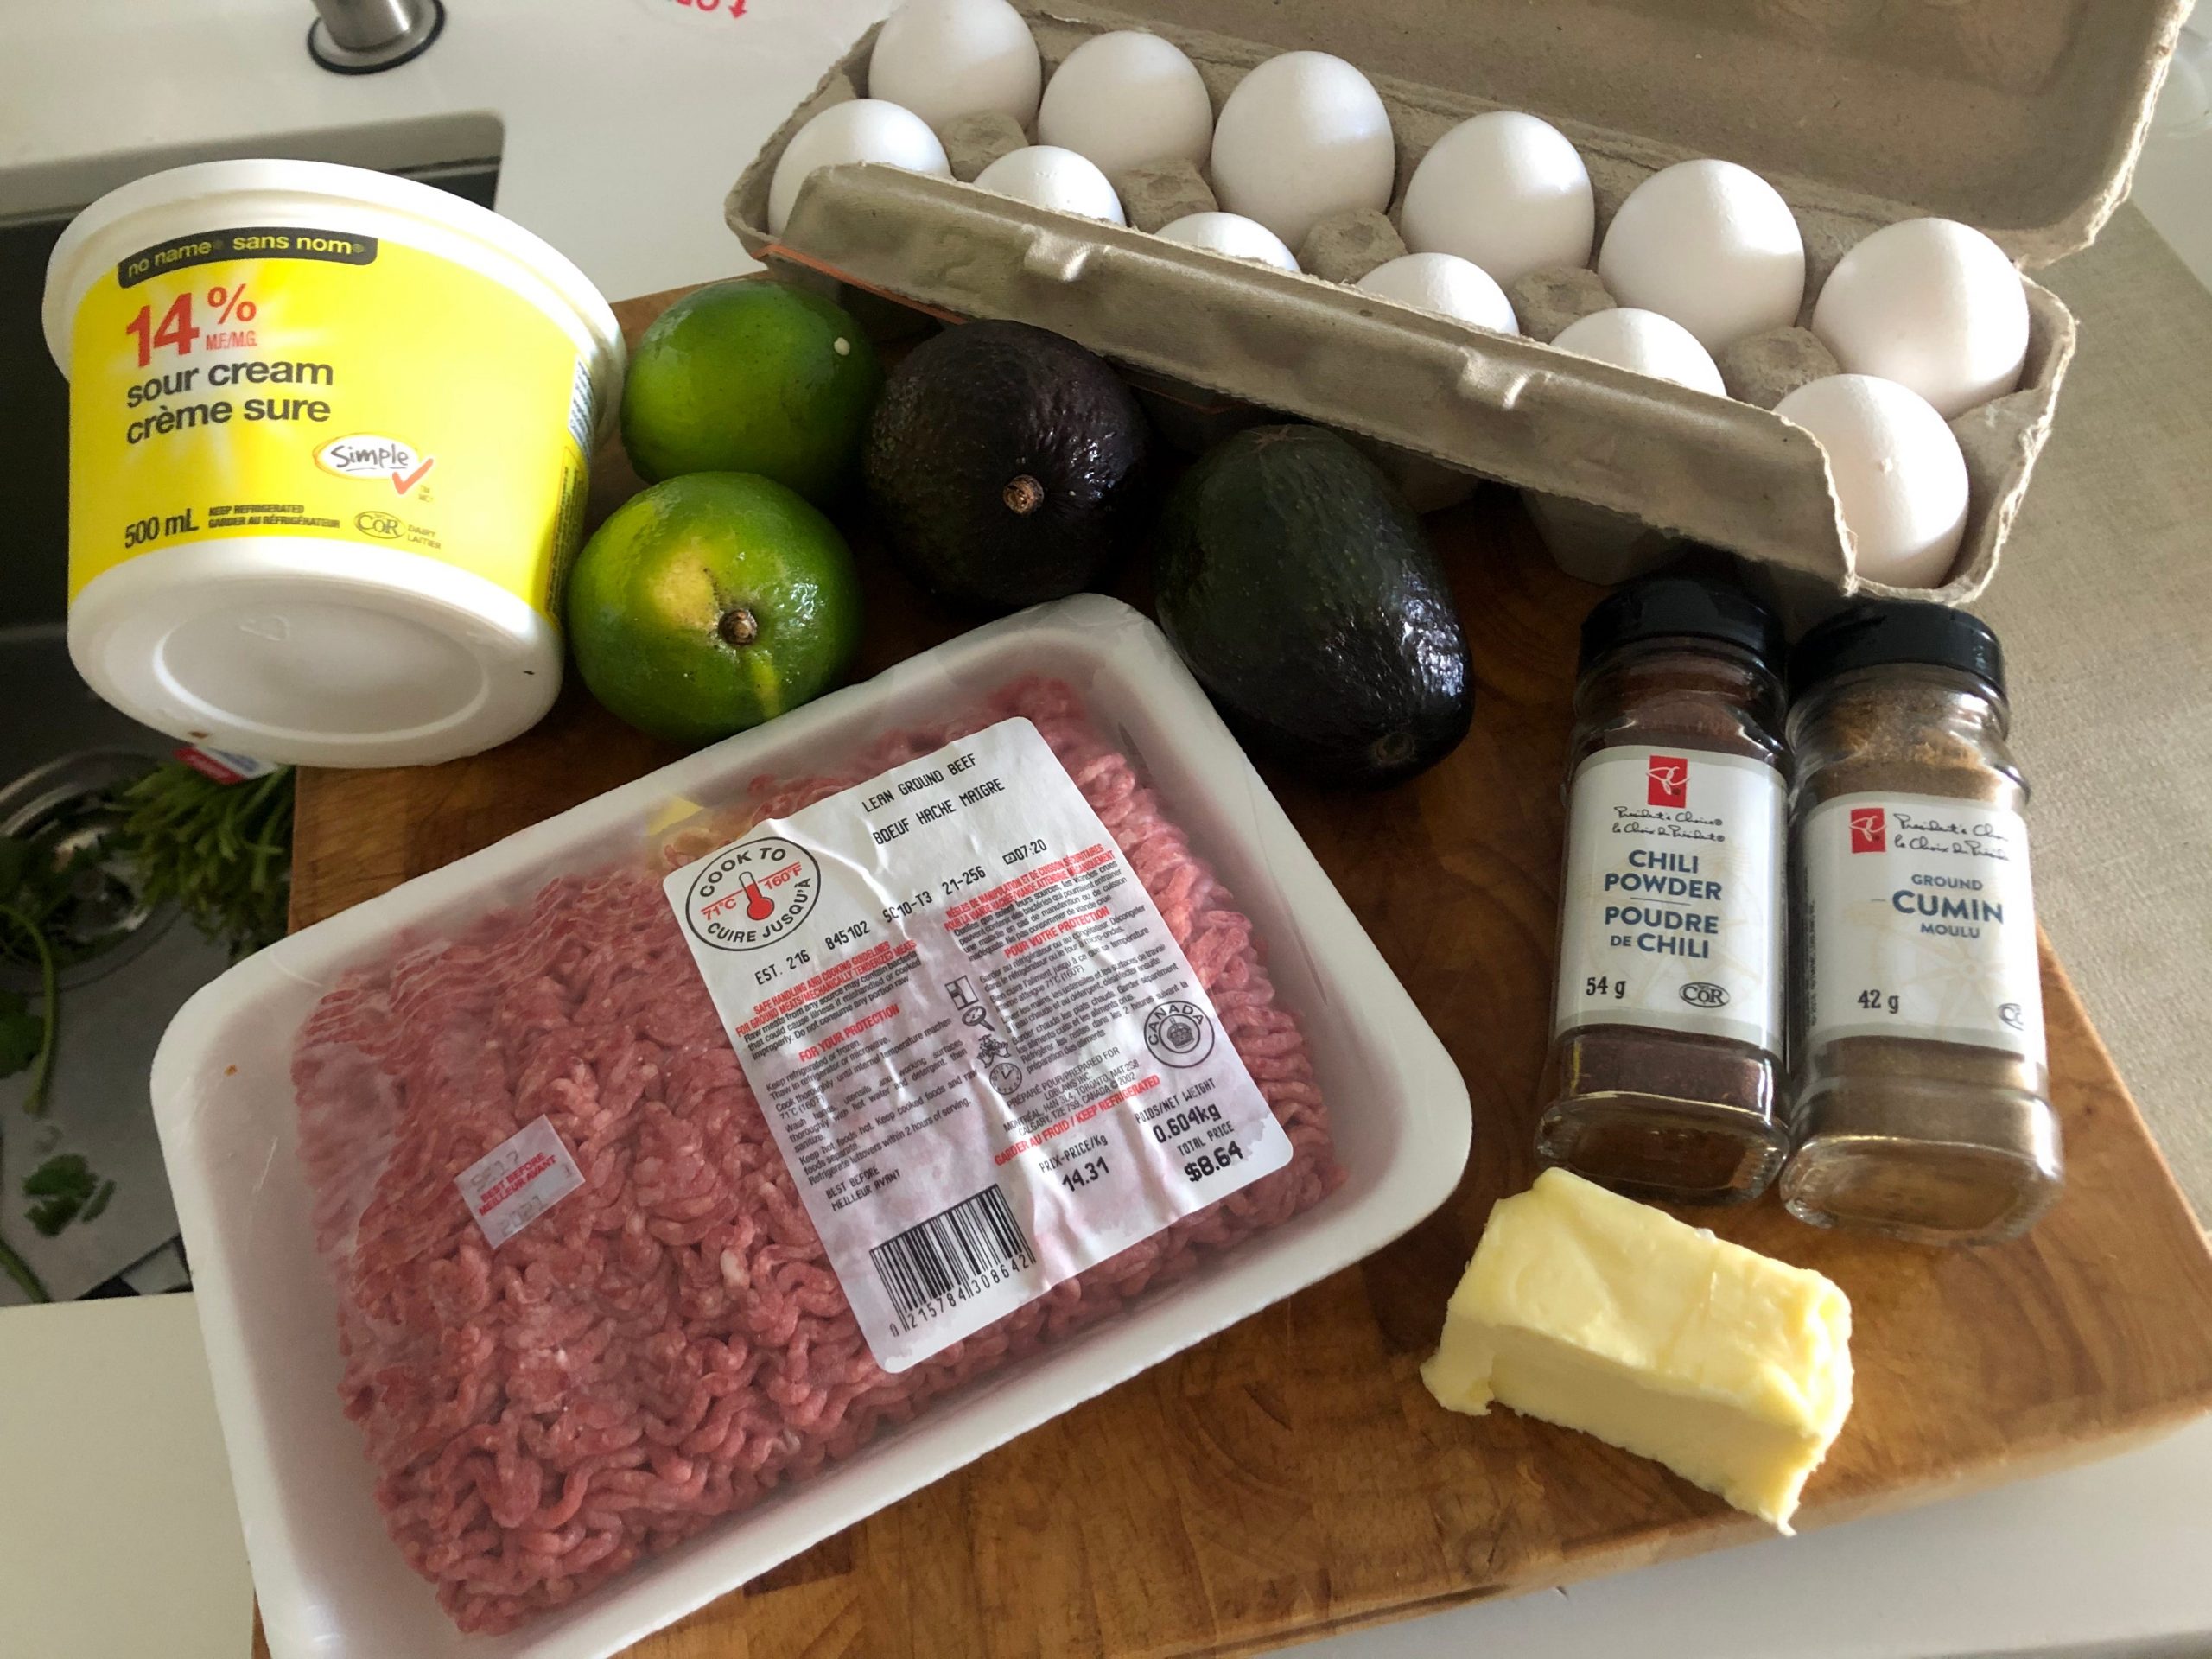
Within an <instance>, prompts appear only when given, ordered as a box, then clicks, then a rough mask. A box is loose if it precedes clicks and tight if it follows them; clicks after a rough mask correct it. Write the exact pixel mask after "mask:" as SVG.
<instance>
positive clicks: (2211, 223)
mask: <svg viewBox="0 0 2212 1659" xmlns="http://www.w3.org/2000/svg"><path fill="white" fill-rule="evenodd" d="M702 3H703V0H453V3H452V7H451V11H452V15H451V17H450V20H449V22H448V26H447V29H446V31H445V34H444V36H443V38H442V39H441V40H440V41H438V42H437V43H436V45H435V46H434V47H433V48H431V50H430V51H429V53H428V54H426V55H425V56H424V57H423V58H422V59H421V60H418V61H417V62H416V63H415V64H412V65H410V66H408V67H406V68H404V69H403V70H400V71H398V72H396V73H390V74H385V75H372V76H367V77H363V78H359V79H340V78H338V77H334V76H332V75H328V74H326V73H322V72H321V71H320V70H317V69H315V67H313V66H312V65H311V64H310V63H309V61H308V58H307V55H306V53H305V50H304V48H303V41H304V36H305V34H306V30H307V26H308V22H309V20H310V15H311V14H310V11H309V7H308V3H307V0H199V3H186V0H170V3H167V4H159V5H149V4H147V3H145V0H72V3H69V4H66V5H56V4H48V5H31V4H22V5H17V6H15V7H12V8H10V12H9V18H8V22H9V26H10V39H9V42H8V51H7V52H6V54H4V56H0V158H4V160H0V214H6V213H26V212H32V211H37V210H47V209H54V208H67V207H75V206H79V205H82V204H83V203H85V202H86V201H88V200H91V199H92V197H94V196H96V195H98V194H99V193H100V192H101V191H103V190H105V189H106V188H111V186H113V185H115V184H118V183H120V182H122V181H124V180H125V179H127V178H130V177H134V176H137V175H139V174H142V173H143V172H147V171H150V170H152V169H153V168H156V167H159V166H162V165H166V164H169V163H171V162H182V161H188V160H198V159H204V158H206V157H207V156H211V155H218V154H251V153H257V152H260V151H265V150H270V149H275V150H277V151H280V152H281V153H289V154H295V155H307V156H321V157H324V158H327V159H331V160H338V161H351V162H359V163H361V164H364V165H372V166H404V165H413V164H423V163H429V162H439V161H452V160H460V159H464V158H467V157H474V156H483V155H485V154H486V153H489V152H491V151H493V150H496V151H498V152H499V153H500V155H501V156H502V168H503V170H502V173H501V176H500V181H499V207H500V208H501V210H502V211H503V212H505V213H507V214H508V215H510V216H511V217H512V218H514V219H518V220H519V221H520V222H521V223H523V224H524V225H526V226H529V227H530V228H531V229H532V230H534V231H536V232H538V233H539V234H540V235H542V236H543V237H545V238H547V239H548V240H549V241H550V242H552V243H553V244H555V245H556V246H558V247H560V248H561V249H562V250H563V251H564V252H566V253H567V254H569V256H570V257H572V258H574V259H575V261H576V263H577V264H579V265H581V266H582V268H583V270H585V272H586V273H587V274H588V276H590V277H592V279H593V280H594V282H596V283H598V284H599V285H600V286H601V288H602V289H605V290H606V291H607V293H608V294H610V295H613V296H624V295H631V294H643V293H649V292H652V291H654V290H657V289H664V288H669V287H673V286H676V285H678V284H681V283H694V282H700V281H704V280H708V279H710V278H713V277H720V276H724V275H728V274H731V273H734V272H736V271H739V270H745V269H747V268H749V264H750V262H749V261H748V260H747V258H746V257H745V256H744V254H743V253H742V251H741V250H740V249H739V247H738V245H737V243H736V241H735V239H734V238H733V237H732V236H731V235H730V234H729V232H728V230H727V229H726V228H725V226H723V223H722V219H721V200H722V196H723V194H724V192H725V191H726V190H727V189H728V186H729V185H730V183H731V182H732V181H734V179H735V178H736V177H737V175H738V173H739V171H740V170H741V168H742V167H743V165H744V163H745V162H747V160H748V159H749V158H750V157H751V156H752V154H753V151H754V150H755V149H757V147H758V146H759V144H760V141H761V140H762V139H763V138H764V137H766V135H767V134H768V133H769V132H770V131H771V130H772V129H773V128H774V127H775V126H776V125H777V124H778V123H779V121H780V120H781V119H782V118H783V116H784V114H785V112H786V111H788V110H789V109H790V108H791V105H793V104H794V103H795V102H797V101H798V99H799V98H800V97H801V96H802V95H803V94H804V92H806V91H807V90H808V89H809V88H810V87H811V86H813V84H814V83H815V81H816V80H817V79H818V77H819V75H820V74H821V73H822V71H823V68H824V67H826V66H827V65H828V64H829V62H830V60H832V59H833V58H834V57H835V56H836V54H838V52H839V51H841V50H842V48H843V47H844V45H845V44H846V42H848V41H849V40H850V39H852V38H853V37H854V36H855V35H856V34H857V33H858V32H859V30H860V29H861V28H862V27H864V26H865V25H866V24H867V23H868V22H871V21H873V20H874V18H875V17H876V16H880V15H881V13H882V12H883V11H884V10H886V9H887V7H886V4H885V3H883V0H747V3H746V4H745V9H744V10H743V12H742V14H741V15H734V14H733V12H732V11H731V10H730V6H731V3H732V0H716V3H715V5H714V8H713V9H712V10H701V5H702ZM2142 194H2143V205H2144V206H2145V209H2146V211H2147V212H2149V213H2151V215H2152V219H2153V222H2154V223H2158V225H2159V226H2160V227H2161V229H2162V231H2163V232H2164V234H2165V235H2166V237H2167V238H2168V239H2169V240H2170V241H2171V242H2173V243H2174V244H2175V245H2176V246H2177V248H2179V249H2180V250H2181V251H2183V254H2184V257H2190V258H2191V261H2192V268H2193V269H2194V270H2196V273H2197V275H2198V277H2199V278H2200V280H2206V281H2207V282H2208V284H2209V285H2212V213H2208V212H2207V207H2208V204H2212V137H2195V138H2190V139H2176V140H2172V141H2170V142H2169V143H2167V144H2166V145H2165V146H2164V147H2163V148H2154V149H2153V151H2152V156H2151V158H2150V161H2149V162H2147V163H2146V168H2145V189H2144V191H2143V193H2142ZM2208 370H2212V365H2208ZM2088 989H2089V990H2090V992H2091V996H2092V1001H2093V1003H2094V1001H2095V997H2094V987H2089V988H2088ZM2121 1058H2122V1061H2123V1064H2125V1061H2126V1056H2125V1055H2124V1054H2123V1055H2122V1057H2121ZM173 1300H174V1299H173ZM10 1317H11V1316H10V1315H7V1314H0V1325H4V1324H5V1322H6V1321H7V1320H8V1319H10ZM0 1340H12V1338H0ZM170 1404H171V1408H173V1410H174V1411H175V1414H177V1415H178V1416H179V1418H180V1419H181V1420H188V1421H179V1423H178V1424H177V1425H175V1432H176V1433H177V1434H178V1435H179V1436H180V1437H181V1438H183V1439H185V1440H192V1439H193V1437H201V1438H204V1435H205V1431H206V1430H207V1426H208V1425H207V1415H206V1414H207V1409H208V1408H207V1402H206V1399H205V1391H204V1389H199V1388H194V1387H187V1388H183V1389H180V1390H178V1391H177V1392H176V1393H175V1395H173V1396H172V1398H171V1402H170ZM148 1409H152V1408H150V1407H149V1408H148ZM5 1478H6V1471H0V1484H5ZM2209 1491H2212V1421H2202V1422H2199V1423H2197V1424H2196V1425H2195V1426H2193V1427H2190V1428H2189V1429H2187V1430H2185V1431H2183V1433H2180V1434H2178V1435H2177V1436H2175V1437H2174V1438H2172V1439H2171V1440H2168V1441H2166V1442H2164V1443H2163V1444H2162V1445H2160V1446H2157V1447H2153V1448H2152V1449H2150V1450H2148V1451H2144V1452H2135V1453H2132V1454H2130V1455H2128V1456H2126V1457H2123V1458H2120V1459H2113V1460H2111V1461H2108V1462H2106V1463H2103V1464H2101V1465H2094V1466H2093V1467H2090V1468H2088V1469H2084V1470H2080V1471H2073V1472H2070V1473H2067V1474H2062V1475H2056V1476H2052V1477H2049V1478H2044V1479H2042V1480H2038V1481H2034V1482H2031V1483H2027V1484H2022V1485H2018V1486H2015V1487H2012V1488H2007V1489H2005V1490H2002V1491H1995V1492H1991V1493H1987V1494H1984V1495H1981V1496H1978V1497H1971V1498H1966V1499H1961V1500H1956V1501H1954V1502H1951V1503H1942V1504H1938V1505H1935V1506H1932V1507H1930V1508H1929V1509H1926V1510H1921V1511H1918V1512H1916V1513H1914V1514H1911V1515H1907V1516H1896V1517H1891V1518H1886V1519H1880V1520H1873V1521H1866V1522H1857V1523H1854V1524H1852V1525H1850V1526H1846V1527H1840V1528H1837V1529H1834V1530H1833V1531H1830V1532H1827V1533H1821V1534H1815V1535H1808V1536H1806V1537H1804V1538H1801V1539H1798V1540H1796V1541H1775V1542H1773V1543H1771V1544H1764V1545H1758V1546H1753V1547H1751V1548H1742V1549H1737V1550H1732V1551H1729V1552H1726V1553H1724V1554H1719V1555H1714V1556H1709V1557H1705V1558H1702V1559H1700V1560H1694V1561H1687V1562H1682V1563H1679V1564H1676V1565H1673V1566H1669V1567H1657V1568H1652V1569H1649V1570H1646V1571H1644V1572H1641V1573H1633V1574H1630V1575H1626V1576H1624V1577H1621V1578H1618V1579H1613V1580H1606V1581H1604V1582H1602V1583H1598V1584H1593V1585H1590V1586H1582V1587H1580V1588H1577V1589H1575V1590H1573V1591H1571V1592H1560V1593H1555V1594H1551V1595H1541V1596H1535V1597H1529V1598H1524V1599H1521V1600H1518V1601H1514V1602H1505V1603H1491V1604H1482V1605H1473V1606H1470V1607H1466V1608H1464V1609H1460V1610H1458V1611H1452V1612H1449V1613H1445V1614H1440V1615H1436V1616H1434V1617H1433V1618H1428V1619H1426V1620H1422V1621H1420V1622H1418V1623H1414V1624H1401V1625H1396V1626H1392V1627H1389V1628H1388V1629H1385V1630H1376V1631H1370V1632H1362V1633H1357V1634H1354V1635H1350V1636H1345V1637H1338V1638H1336V1639H1334V1640H1332V1641H1331V1642H1328V1643H1322V1644H1320V1645H1318V1646H1312V1647H1306V1648H1301V1649H1298V1651H1299V1652H1300V1654H1301V1655H1303V1654H1317V1655H1330V1656H1344V1659H1352V1656H1374V1659H1380V1656H1386V1655H1388V1656H1413V1655H1416V1654H1428V1653H1433V1652H1438V1651H1444V1650H1447V1649H1450V1650H1459V1649H1483V1650H1487V1651H1491V1652H1495V1653H1500V1654H1511V1655H1515V1656H1517V1659H1541V1656H1547V1655H1554V1654H1556V1655H1560V1656H1566V1655H1569V1654H1573V1655H1586V1654H1592V1653H1599V1652H1619V1653H1626V1654H1635V1655H1637V1656H1639V1659H1672V1656H1675V1655H1681V1656H1684V1659H1688V1656H1692V1655H1694V1656H1697V1659H1735V1656H1738V1655H1741V1656H1745V1659H1750V1656H1754V1655H1756V1656H1758V1659H1844V1656H1851V1659H1935V1656H1943V1655H1959V1654H1966V1653H1975V1654H1986V1655H1995V1654H2018V1655H2025V1654H2041V1655H2058V1654H2070V1653H2075V1652H2079V1651H2085V1650H2088V1649H2097V1650H2100V1651H2106V1652H2119V1653H2126V1654H2150V1653H2168V1652H2171V1653H2175V1654H2180V1653H2202V1652H2204V1651H2206V1650H2207V1649H2212V1573H2206V1572H2205V1570H2204V1566H2205V1563H2206V1562H2207V1561H2212V1504H2209V1503H2207V1502H2206V1499H2205V1496H2204V1495H2205V1494H2206V1493H2207V1492H2209ZM205 1496H206V1503H205V1506H204V1512H203V1514H204V1518H208V1519H212V1518H213V1517H216V1516H227V1515H228V1513H229V1510H228V1497H227V1492H226V1487H225V1484H224V1483H223V1482H222V1481H221V1480H219V1478H213V1476H212V1475H211V1476H210V1477H209V1478H208V1479H207V1491H206V1495H205ZM83 1548H84V1549H85V1550H86V1552H92V1551H94V1550H97V1549H98V1548H99V1543H98V1541H96V1540H95V1539H94V1538H92V1537H91V1536H87V1537H86V1541H85V1542H84V1545H83ZM4 1623H5V1619H4V1616H0V1625H4ZM229 1628H236V1626H235V1625H232V1626H230V1627H229ZM178 1650H180V1651H181V1650H182V1649H178ZM195 1650H196V1649H195ZM241 1651H242V1649H241Z"/></svg>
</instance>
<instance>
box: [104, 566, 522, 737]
mask: <svg viewBox="0 0 2212 1659" xmlns="http://www.w3.org/2000/svg"><path fill="white" fill-rule="evenodd" d="M403 567H404V568H403ZM69 654H70V658H71V659H72V660H73V662H74V663H75V664H76V666H77V671H78V672H79V673H80V674H82V675H83V676H84V677H85V679H86V683H89V684H90V685H91V686H92V689H93V690H95V691H97V692H99V694H100V696H103V697H105V698H106V699H107V701H108V702H111V703H113V704H115V706H116V707H117V708H118V709H122V710H123V711H124V713H125V714H127V715H130V717H131V718H132V719H134V720H137V721H143V722H144V723H145V724H146V725H149V726H151V727H153V728H155V729H156V730H157V731H163V732H168V733H171V734H175V735H176V736H179V737H184V738H188V739H190V740H191V741H194V742H203V743H209V744H212V745H213V746H214V747H217V748H222V749H231V750H235V751H237V752H238V753H242V754H248V755H251V756H253V757H254V758H255V759H257V760H277V761H283V762H287V763H289V764H294V765H299V766H418V765H419V766H427V765H430V764H432V763H434V762H436V761H440V760H453V759H454V758H456V757H458V756H461V755H464V754H474V753H476V752H477V751H479V750H480V749H486V748H489V747H492V746H493V744H496V743H501V742H505V741H506V740H507V739H508V738H510V737H513V736H515V735H516V734H518V733H521V732H524V731H526V730H528V729H529V728H531V726H534V725H536V724H537V721H540V720H541V719H543V717H544V715H545V711H546V710H547V709H550V708H551V707H552V704H553V699H554V697H555V696H556V694H557V693H558V692H559V690H560V689H561V661H562V651H561V635H560V631H559V630H558V629H556V627H555V626H553V624H552V623H551V622H550V621H549V620H547V619H546V618H545V617H544V616H543V615H541V614H540V613H538V612H537V610H536V609H534V608H533V607H531V606H530V605H528V604H525V603H524V601H522V600H520V599H518V598H517V597H516V596H515V595H514V594H511V593H509V592H507V591H506V589H505V588H501V587H499V585H498V584H496V583H494V582H490V581H487V580H486V579H485V578H484V577H482V576H479V575H475V574H474V573H473V572H470V571H467V570H462V569H458V568H456V567H455V566H453V565H450V564H446V563H442V562H441V561H439V560H436V559H432V558H428V557H425V556H422V555H420V554H413V553H403V552H400V551H397V550H385V549H372V548H357V547H354V546H353V545H352V544H351V543H346V542H337V541H321V540H316V539H313V538H309V537H299V538H292V537H257V538H251V539H249V538H245V537H240V538H238V539H236V540H232V541H208V542H191V543H184V544H182V545H180V546H176V547H171V548H164V549H162V550H157V551H155V552H151V553H147V554H143V555H142V556H139V557H137V558H135V559H132V560H130V561H129V562H128V563H124V564H120V565H118V566H117V567H116V568H115V569H112V570H110V571H109V572H107V573H106V574H105V575H103V576H101V577H100V578H99V581H97V582H93V583H92V584H91V585H90V586H88V587H87V588H86V589H85V590H84V592H83V593H82V594H79V595H78V598H77V600H76V602H75V603H74V604H73V605H72V606H71V607H70V610H69Z"/></svg>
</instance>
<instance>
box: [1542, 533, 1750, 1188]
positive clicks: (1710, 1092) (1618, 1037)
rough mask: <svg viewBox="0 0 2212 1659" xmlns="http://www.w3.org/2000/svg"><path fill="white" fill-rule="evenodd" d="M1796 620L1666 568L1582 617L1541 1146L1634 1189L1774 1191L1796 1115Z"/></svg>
mask: <svg viewBox="0 0 2212 1659" xmlns="http://www.w3.org/2000/svg"><path fill="white" fill-rule="evenodd" d="M1782 648H1783V642H1782V632H1781V629H1780V626H1778V625H1777V622H1776V620H1775V618H1774V616H1773V613H1771V612H1770V611H1768V610H1767V609H1766V608H1765V607H1764V606H1763V605H1761V604H1759V603H1758V601H1756V600H1754V599H1752V598H1751V595H1750V594H1746V593H1745V592H1744V591H1743V590H1742V589H1741V588H1737V587H1735V586H1733V585H1732V584H1731V583H1728V582H1720V581H1717V580H1713V579H1710V578H1706V577H1701V576H1686V575H1657V576H1649V577H1646V578H1644V579H1643V580H1642V581H1639V582H1631V583H1630V584H1629V585H1628V586H1626V587H1624V588H1620V589H1619V590H1618V591H1617V592H1615V593H1614V594H1611V596H1610V597H1608V598H1606V599H1605V600H1604V601H1600V603H1599V605H1598V607H1597V608H1596V609H1594V610H1592V612H1591V613H1590V615H1589V618H1588V619H1587V620H1586V621H1585V622H1584V623H1583V625H1582V659H1581V662H1582V666H1581V677H1580V683H1578V684H1577V686H1576V688H1575V699H1574V709H1575V727H1574V738H1573V747H1572V751H1571V753H1570V756H1569V760H1568V763H1567V862H1566V869H1565V874H1564V875H1563V877H1562V880H1561V883H1560V951H1559V979H1558V984H1557V988H1556V992H1555V995H1554V1000H1553V1004H1552V1009H1553V1012H1552V1046H1551V1052H1550V1057H1549V1059H1548V1064H1547V1065H1546V1067H1545V1071H1544V1084H1543V1096H1542V1098H1543V1099H1544V1101H1545V1102H1546V1105H1545V1109H1544V1113H1543V1117H1542V1120H1541V1124H1540V1126H1539V1128H1538V1129H1537V1136H1536V1149H1537V1152H1538V1154H1539V1155H1541V1157H1542V1158H1543V1159H1544V1160H1546V1161H1547V1162H1549V1163H1554V1164H1563V1165H1565V1166H1567V1167H1568V1168H1570V1169H1572V1170H1573V1171H1575V1172H1576V1173H1578V1174H1581V1175H1585V1176H1587V1177H1588V1178H1589V1179H1592V1180H1594V1181H1599V1182H1602V1183H1604V1184H1605V1185H1608V1186H1611V1187H1614V1188H1616V1189H1618V1190H1619V1191H1621V1192H1630V1193H1634V1194H1637V1195H1638V1196H1641V1197H1649V1198H1671V1199H1675V1200H1680V1201H1685V1202H1690V1203H1714V1204H1726V1203H1737V1202H1741V1201H1743V1200H1745V1199H1748V1198H1756V1197H1758V1195H1759V1193H1761V1192H1764V1191H1765V1189H1766V1186H1767V1184H1768V1183H1769V1182H1770V1181H1771V1180H1772V1179H1774V1175H1775V1173H1776V1171H1777V1170H1778V1169H1780V1168H1781V1166H1782V1160H1783V1157H1784V1155H1785V1154H1787V1153H1788V1151H1789V1142H1788V1139H1787V1135H1786V1132H1785V1129H1784V1128H1783V1125H1782V1123H1781V1122H1780V1121H1779V1117H1778V1113H1779V1100H1778V1084H1779V1081H1780V1074H1781V1069H1782V1060H1781V1053H1782V988H1783V956H1782V928H1783V899H1782V878H1783V772H1782V770H1781V768H1782V765H1783V741H1782V731H1781V726H1782V709H1783V692H1782V683H1781V679H1780V677H1779V675H1778V673H1777V664H1778V663H1779V661H1780V658H1781V656H1782Z"/></svg>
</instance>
